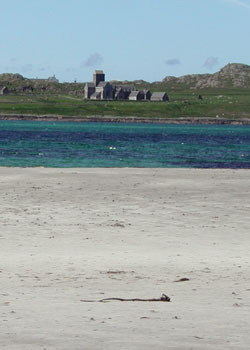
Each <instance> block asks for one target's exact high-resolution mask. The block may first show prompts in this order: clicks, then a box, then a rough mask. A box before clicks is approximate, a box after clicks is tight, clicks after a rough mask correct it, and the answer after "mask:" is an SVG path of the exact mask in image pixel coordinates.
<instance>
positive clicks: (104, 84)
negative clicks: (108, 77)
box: [95, 81, 113, 100]
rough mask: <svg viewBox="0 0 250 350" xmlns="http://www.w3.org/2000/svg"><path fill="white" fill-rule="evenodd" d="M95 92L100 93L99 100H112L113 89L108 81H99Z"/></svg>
mask: <svg viewBox="0 0 250 350" xmlns="http://www.w3.org/2000/svg"><path fill="white" fill-rule="evenodd" d="M95 91H96V92H97V93H98V92H99V93H100V96H101V98H100V99H101V100H112V99H113V88H112V85H110V83H109V82H108V81H100V83H99V84H98V85H97V86H96V88H95Z"/></svg>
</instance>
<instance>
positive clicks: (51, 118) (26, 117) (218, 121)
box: [0, 114, 250, 125]
mask: <svg viewBox="0 0 250 350" xmlns="http://www.w3.org/2000/svg"><path fill="white" fill-rule="evenodd" d="M3 120H7V121H47V122H82V123H86V122H105V123H153V124H204V125H206V124H207V125H250V119H248V118H242V119H226V118H225V119H224V118H208V117H193V118H184V117H180V118H145V117H136V116H127V117H120V116H109V115H105V116H98V115H97V116H83V117H79V116H67V115H33V114H0V121H3Z"/></svg>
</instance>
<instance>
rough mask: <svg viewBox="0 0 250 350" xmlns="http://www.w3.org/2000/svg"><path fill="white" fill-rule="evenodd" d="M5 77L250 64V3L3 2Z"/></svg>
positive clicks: (127, 74)
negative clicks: (10, 75) (11, 74)
mask: <svg viewBox="0 0 250 350" xmlns="http://www.w3.org/2000/svg"><path fill="white" fill-rule="evenodd" d="M0 28H1V37H0V46H1V56H0V57H1V58H0V73H4V72H9V73H20V74H22V75H23V76H25V77H30V78H35V77H39V78H47V77H49V76H52V75H54V74H55V75H56V77H57V78H58V79H59V80H60V81H61V82H63V81H74V80H75V79H76V80H77V81H79V82H82V81H90V80H92V73H93V70H95V69H103V70H104V71H105V73H106V79H107V80H113V79H119V80H125V79H127V80H135V79H144V80H147V81H158V80H162V79H163V78H164V77H165V76H167V75H174V76H181V75H185V74H195V73H213V72H216V71H218V70H219V69H220V68H222V67H223V66H224V65H226V64H227V63H245V64H250V45H249V38H250V0H125V1H122V0H94V1H90V0H86V1H85V0H22V1H20V0H12V1H2V3H1V22H0Z"/></svg>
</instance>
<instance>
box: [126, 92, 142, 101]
mask: <svg viewBox="0 0 250 350" xmlns="http://www.w3.org/2000/svg"><path fill="white" fill-rule="evenodd" d="M129 100H130V101H141V100H144V93H143V91H131V93H130V95H129Z"/></svg>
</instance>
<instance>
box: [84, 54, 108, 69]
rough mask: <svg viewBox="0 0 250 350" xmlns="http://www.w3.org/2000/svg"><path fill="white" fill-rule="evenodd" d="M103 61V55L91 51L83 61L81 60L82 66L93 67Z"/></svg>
mask: <svg viewBox="0 0 250 350" xmlns="http://www.w3.org/2000/svg"><path fill="white" fill-rule="evenodd" d="M102 61H103V57H102V56H101V55H100V54H99V53H97V52H96V53H93V54H92V55H90V56H89V57H88V58H87V60H86V61H85V62H83V66H85V67H93V66H97V65H99V64H101V63H102Z"/></svg>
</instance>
